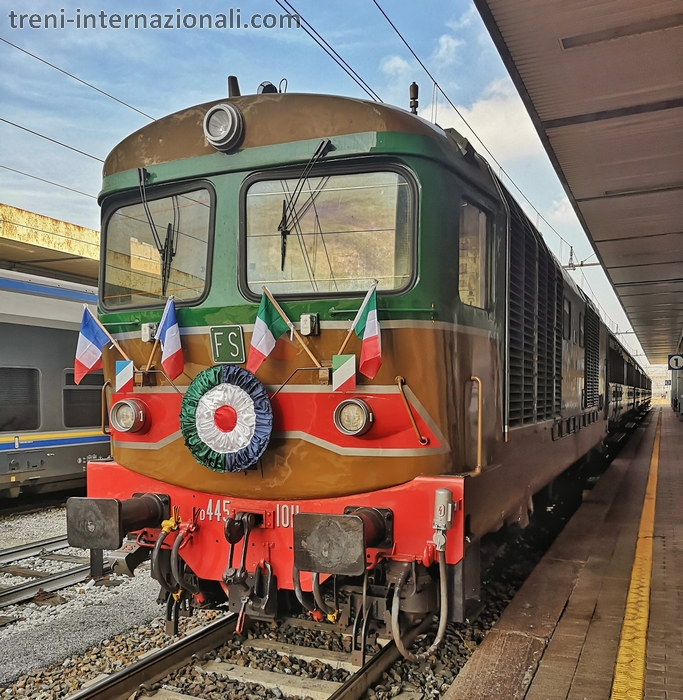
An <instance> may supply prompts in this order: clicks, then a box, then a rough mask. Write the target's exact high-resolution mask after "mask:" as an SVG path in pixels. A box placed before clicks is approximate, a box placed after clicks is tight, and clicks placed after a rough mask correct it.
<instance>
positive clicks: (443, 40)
mask: <svg viewBox="0 0 683 700" xmlns="http://www.w3.org/2000/svg"><path fill="white" fill-rule="evenodd" d="M464 44H465V42H464V41H461V40H460V39H454V38H453V37H452V36H450V35H449V34H443V35H442V36H440V37H439V43H438V45H437V47H436V49H435V50H434V53H433V54H432V57H431V59H430V62H431V63H432V65H433V64H436V68H437V70H438V69H441V68H447V67H448V66H450V65H452V64H453V63H455V62H456V60H457V58H458V49H459V48H460V47H461V46H463V45H464Z"/></svg>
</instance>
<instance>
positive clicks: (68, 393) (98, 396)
mask: <svg viewBox="0 0 683 700" xmlns="http://www.w3.org/2000/svg"><path fill="white" fill-rule="evenodd" d="M103 384H104V376H103V374H102V372H93V373H91V374H86V375H85V376H84V377H83V379H82V380H81V383H80V384H76V382H75V381H74V373H73V370H68V369H67V370H65V371H64V387H63V389H62V398H63V407H64V427H65V428H96V427H99V426H100V425H101V421H102V385H103Z"/></svg>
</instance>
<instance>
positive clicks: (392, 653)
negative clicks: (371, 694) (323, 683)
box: [328, 615, 434, 700]
mask: <svg viewBox="0 0 683 700" xmlns="http://www.w3.org/2000/svg"><path fill="white" fill-rule="evenodd" d="M433 624H434V622H433V620H432V616H431V615H429V616H428V617H427V618H426V619H424V620H423V621H422V622H421V623H420V624H419V625H418V626H417V627H414V628H413V629H412V630H410V631H409V632H408V633H407V634H406V635H405V637H403V642H404V644H405V646H406V648H408V647H410V645H411V644H412V643H413V642H414V641H415V639H417V637H419V636H420V635H421V634H424V633H425V632H427V631H428V630H429V629H430V628H431V627H432V626H433ZM400 658H401V652H400V651H399V650H398V649H397V648H396V644H394V642H393V641H391V642H389V644H387V645H386V646H384V647H382V649H381V651H379V652H378V653H377V654H375V655H374V656H373V657H372V658H371V659H369V660H368V661H366V663H365V665H364V666H361V668H360V669H358V671H356V673H354V674H353V675H352V676H351V677H350V678H349V679H348V680H347V681H346V682H344V683H343V684H342V685H341V687H340V688H338V689H337V690H335V692H334V693H332V695H330V697H329V698H328V700H360V698H362V697H363V696H364V695H365V693H367V691H368V690H369V688H370V686H371V685H372V684H373V683H376V682H377V681H379V680H380V679H381V678H382V674H383V673H384V672H385V671H386V670H387V669H388V668H389V667H390V666H393V664H395V663H396V662H397V661H398V660H399V659H400Z"/></svg>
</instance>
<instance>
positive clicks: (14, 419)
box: [0, 367, 40, 433]
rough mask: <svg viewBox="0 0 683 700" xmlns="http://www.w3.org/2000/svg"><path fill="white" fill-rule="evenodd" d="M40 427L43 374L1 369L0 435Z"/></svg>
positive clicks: (29, 369)
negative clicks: (41, 381)
mask: <svg viewBox="0 0 683 700" xmlns="http://www.w3.org/2000/svg"><path fill="white" fill-rule="evenodd" d="M39 427H40V372H39V371H38V370H37V369H31V368H29V367H0V433H1V432H16V431H19V430H38V428H39Z"/></svg>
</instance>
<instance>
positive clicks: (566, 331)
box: [562, 297, 572, 340]
mask: <svg viewBox="0 0 683 700" xmlns="http://www.w3.org/2000/svg"><path fill="white" fill-rule="evenodd" d="M562 337H563V338H564V339H565V340H571V339H572V304H571V302H570V301H569V299H567V297H565V298H564V307H563V311H562Z"/></svg>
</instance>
